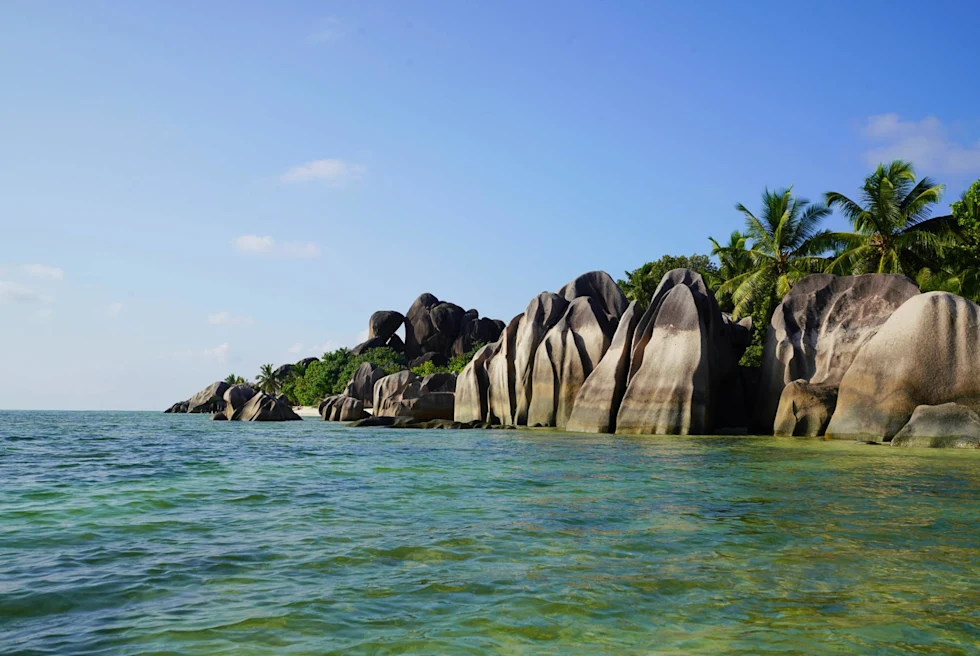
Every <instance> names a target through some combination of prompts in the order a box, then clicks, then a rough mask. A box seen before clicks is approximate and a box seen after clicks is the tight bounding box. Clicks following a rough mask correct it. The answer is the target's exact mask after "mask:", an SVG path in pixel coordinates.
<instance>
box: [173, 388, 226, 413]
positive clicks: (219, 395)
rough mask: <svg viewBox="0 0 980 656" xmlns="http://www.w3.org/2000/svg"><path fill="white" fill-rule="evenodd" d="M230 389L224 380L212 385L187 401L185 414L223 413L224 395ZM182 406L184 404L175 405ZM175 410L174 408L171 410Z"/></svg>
mask: <svg viewBox="0 0 980 656" xmlns="http://www.w3.org/2000/svg"><path fill="white" fill-rule="evenodd" d="M226 389H228V383H226V382H224V381H223V380H219V381H216V382H214V383H211V384H210V385H208V386H207V387H205V388H204V389H202V390H201V391H200V392H198V393H197V394H195V395H194V396H192V397H191V398H189V399H187V401H186V403H187V406H186V409H185V410H184V412H190V413H201V414H203V413H206V412H221V411H222V410H224V408H225V403H224V399H223V397H224V393H225V390H226ZM175 405H182V404H175ZM171 410H173V408H171Z"/></svg>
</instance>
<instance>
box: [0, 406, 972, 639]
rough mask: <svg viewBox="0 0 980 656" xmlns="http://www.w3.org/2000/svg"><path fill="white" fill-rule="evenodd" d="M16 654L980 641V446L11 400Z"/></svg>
mask: <svg viewBox="0 0 980 656" xmlns="http://www.w3.org/2000/svg"><path fill="white" fill-rule="evenodd" d="M0 481H3V485H2V486H0V647H2V649H0V651H2V652H3V653H5V654H6V653H52V654H61V653H112V654H142V653H154V652H155V653H182V654H280V653H344V654H349V653H370V654H386V653H392V654H395V653H406V652H413V653H416V652H417V653H433V654H437V653H454V654H456V653H463V654H465V653H474V654H476V653H480V654H482V653H487V652H498V653H508V654H510V653H518V654H520V653H527V654H531V653H533V654H538V653H553V654H574V653H581V654H595V653H650V652H657V653H678V654H680V653H691V652H707V653H717V652H732V653H741V652H752V653H775V652H806V653H851V652H862V651H863V652H873V653H882V652H885V653H970V652H972V651H974V650H975V648H976V645H977V644H978V643H980V630H978V628H977V627H978V626H980V560H978V558H977V553H978V548H980V533H978V528H977V527H978V526H980V503H978V496H980V454H978V453H950V452H942V451H919V450H891V449H888V448H884V447H868V446H865V445H851V444H843V443H824V442H807V441H796V440H778V439H771V438H741V439H732V438H618V437H612V436H583V435H566V434H561V433H557V432H554V431H530V432H529V431H499V432H498V431H459V432H452V431H433V432H425V431H423V432H416V431H412V432H410V433H401V432H397V431H384V430H369V429H361V430H354V429H348V428H346V427H343V426H336V425H332V424H327V423H324V422H318V421H304V422H289V423H288V424H283V425H268V424H254V425H230V424H223V423H220V422H210V421H208V418H207V417H202V416H186V415H184V416H179V415H162V414H159V413H28V412H10V413H0Z"/></svg>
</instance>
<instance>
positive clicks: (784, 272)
mask: <svg viewBox="0 0 980 656" xmlns="http://www.w3.org/2000/svg"><path fill="white" fill-rule="evenodd" d="M735 209H737V210H738V211H739V212H741V213H742V215H743V216H744V217H745V225H746V228H747V232H746V234H745V238H746V239H747V240H750V241H751V247H750V248H749V249H748V250H747V253H746V256H745V257H747V259H748V265H747V266H748V268H747V270H746V271H744V272H742V273H740V274H738V275H735V276H733V277H731V278H729V279H728V280H726V281H725V282H724V284H722V285H721V286H720V287H719V292H720V293H722V294H723V295H724V294H730V295H731V303H732V313H733V315H734V316H735V317H739V316H745V315H747V314H754V313H755V311H756V310H758V309H760V308H765V310H766V311H767V313H771V312H772V309H774V308H775V305H776V299H781V298H782V297H783V296H785V295H786V294H788V293H789V290H790V289H792V287H793V285H795V284H796V283H797V282H798V281H800V280H802V279H803V278H805V277H806V276H808V275H809V274H811V273H814V272H816V271H820V270H822V268H823V266H824V265H825V263H826V259H825V258H823V257H820V255H821V254H822V253H823V252H825V251H826V249H827V245H826V241H825V239H826V235H827V233H826V232H822V231H818V230H817V228H818V227H819V225H820V222H821V221H823V219H824V218H825V217H826V216H827V215H828V214H830V210H829V209H827V208H826V207H824V206H823V205H819V204H818V205H812V204H810V201H808V200H806V199H804V198H798V197H795V196H793V191H792V189H791V188H790V189H782V190H779V191H769V190H768V189H766V190H765V191H764V192H763V193H762V212H761V213H760V215H759V216H758V217H756V216H755V215H754V214H753V213H752V212H750V211H749V210H748V208H746V207H745V206H744V205H742V204H741V203H739V204H738V205H736V206H735Z"/></svg>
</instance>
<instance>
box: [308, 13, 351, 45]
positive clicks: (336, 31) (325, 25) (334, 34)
mask: <svg viewBox="0 0 980 656" xmlns="http://www.w3.org/2000/svg"><path fill="white" fill-rule="evenodd" d="M342 36H344V30H343V25H342V24H341V22H340V20H339V19H338V18H337V17H335V16H327V17H326V18H324V19H323V20H322V21H320V25H319V26H318V28H317V31H316V32H314V33H313V34H311V35H310V39H311V40H313V41H317V42H320V43H331V42H333V41H336V40H338V39H340V37H342Z"/></svg>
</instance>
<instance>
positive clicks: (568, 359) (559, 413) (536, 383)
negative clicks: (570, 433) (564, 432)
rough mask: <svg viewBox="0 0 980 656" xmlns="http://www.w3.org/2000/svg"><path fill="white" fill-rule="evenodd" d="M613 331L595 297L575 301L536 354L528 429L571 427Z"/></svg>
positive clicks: (583, 297) (579, 298) (579, 297)
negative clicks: (581, 394) (571, 418)
mask: <svg viewBox="0 0 980 656" xmlns="http://www.w3.org/2000/svg"><path fill="white" fill-rule="evenodd" d="M614 330H615V324H614V323H613V322H612V321H611V320H610V318H609V316H608V315H607V313H606V309H605V308H604V307H603V306H602V304H601V303H600V301H598V300H596V299H595V298H593V297H592V296H578V297H576V298H575V299H574V300H572V302H571V303H570V304H569V306H568V309H567V310H566V311H565V314H564V315H563V316H562V318H561V320H559V321H558V323H556V324H555V325H554V326H553V327H552V328H551V329H550V330H549V331H548V332H547V333H546V334H545V336H544V339H543V340H542V341H541V344H540V345H538V349H537V351H536V352H535V356H534V357H535V360H534V367H533V369H532V371H531V390H530V397H531V402H530V406H529V407H528V414H527V425H528V426H558V427H564V426H565V425H566V424H567V423H568V418H569V416H570V415H571V414H572V408H573V406H574V405H575V398H576V396H577V395H578V392H579V390H580V389H581V388H582V385H583V384H584V383H585V380H586V378H588V376H589V374H591V373H592V370H593V369H594V368H595V367H596V366H597V365H598V364H599V361H600V360H601V359H602V356H603V355H605V353H606V349H608V348H609V342H610V340H611V339H612V336H613V331H614Z"/></svg>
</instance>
